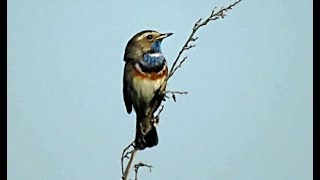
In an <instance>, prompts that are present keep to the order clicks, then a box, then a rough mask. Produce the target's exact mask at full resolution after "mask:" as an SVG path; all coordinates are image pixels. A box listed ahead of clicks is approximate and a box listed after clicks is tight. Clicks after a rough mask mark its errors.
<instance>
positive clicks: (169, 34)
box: [157, 33, 173, 40]
mask: <svg viewBox="0 0 320 180" xmlns="http://www.w3.org/2000/svg"><path fill="white" fill-rule="evenodd" d="M172 34H173V33H164V34H160V36H158V38H157V39H159V40H162V39H164V38H167V37H169V36H171V35H172Z"/></svg>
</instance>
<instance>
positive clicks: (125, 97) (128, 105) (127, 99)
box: [122, 67, 132, 114]
mask: <svg viewBox="0 0 320 180" xmlns="http://www.w3.org/2000/svg"><path fill="white" fill-rule="evenodd" d="M126 75H127V74H126V67H125V69H124V73H123V89H122V92H123V100H124V103H125V105H126V109H127V112H128V114H130V113H131V112H132V100H131V97H130V95H129V92H130V90H129V89H128V88H129V87H128V83H127V81H126Z"/></svg>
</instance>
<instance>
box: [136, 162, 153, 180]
mask: <svg viewBox="0 0 320 180" xmlns="http://www.w3.org/2000/svg"><path fill="white" fill-rule="evenodd" d="M140 167H147V168H149V171H150V172H151V169H152V166H151V165H148V164H145V163H143V162H139V163H138V164H135V165H134V171H135V178H134V179H135V180H138V171H139V168H140Z"/></svg>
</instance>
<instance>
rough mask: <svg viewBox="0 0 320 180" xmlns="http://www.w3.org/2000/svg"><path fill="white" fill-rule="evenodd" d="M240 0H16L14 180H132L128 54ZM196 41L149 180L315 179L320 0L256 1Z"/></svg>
mask: <svg viewBox="0 0 320 180" xmlns="http://www.w3.org/2000/svg"><path fill="white" fill-rule="evenodd" d="M232 2H234V1H231V0H217V1H214V0H211V1H209V0H202V1H189V2H188V1H177V0H162V1H154V0H153V1H152V0H149V1H106V0H90V1H84V0H80V1H79V0H77V1H76V0H9V1H8V45H7V46H8V179H9V180H57V179H59V180H88V179H94V180H106V179H120V177H121V170H120V156H121V152H122V149H123V148H124V147H125V146H126V145H127V144H128V143H129V142H130V141H131V140H132V139H133V137H134V130H135V115H134V114H131V115H128V114H127V113H126V111H125V106H124V103H123V99H122V74H123V66H124V62H123V54H124V48H125V46H126V43H127V41H128V40H129V39H130V38H131V36H133V35H134V34H136V33H137V32H139V31H141V30H145V29H153V30H157V31H160V32H173V33H174V35H173V36H171V37H170V38H168V39H166V40H165V41H164V42H163V43H162V50H163V53H164V55H165V57H166V59H167V60H168V62H169V64H171V63H172V62H173V59H174V58H175V57H176V55H177V52H178V50H179V49H180V48H181V46H182V45H183V43H184V41H185V39H186V37H187V36H188V35H189V33H190V31H191V28H192V26H193V24H194V22H195V21H196V20H198V18H200V17H206V16H208V14H209V13H210V11H211V9H212V8H213V7H214V6H217V7H220V6H222V5H227V4H230V3H232ZM227 15H228V16H227V17H226V18H225V19H223V20H220V21H217V22H213V23H212V24H209V25H208V26H207V27H205V28H204V29H201V30H200V31H199V32H198V34H197V35H198V36H199V40H198V41H197V46H196V47H195V48H194V49H192V50H191V51H189V52H188V53H187V55H188V59H187V61H186V63H185V64H184V65H183V67H182V68H181V69H180V70H179V71H178V72H177V73H176V75H175V76H174V78H172V79H171V81H170V82H169V86H168V88H169V89H171V90H185V91H188V92H189V94H188V95H187V96H181V97H178V101H177V103H174V102H172V101H167V102H166V108H165V110H164V112H163V113H162V117H161V122H160V124H159V128H158V133H159V138H160V142H159V145H158V146H156V147H155V148H152V149H148V150H145V151H143V152H140V153H139V154H138V156H137V158H136V160H137V161H139V160H142V161H143V162H145V163H148V164H152V165H153V166H154V169H153V170H152V172H151V173H150V172H149V171H148V170H147V169H142V170H141V171H140V179H141V180H143V179H152V180H158V179H159V180H160V179H161V180H162V179H183V180H195V179H204V180H207V179H217V180H308V179H309V180H310V179H312V153H313V151H312V146H313V145H312V105H313V101H312V94H313V92H312V86H313V85H312V80H313V78H312V66H313V64H312V58H313V57H312V51H313V49H312V33H313V31H312V1H306V0H268V1H258V0H244V1H243V2H242V3H240V4H239V5H238V6H236V7H235V8H234V9H233V10H232V11H230V12H229V13H228V14H227Z"/></svg>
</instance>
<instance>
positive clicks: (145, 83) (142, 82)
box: [133, 63, 168, 104]
mask: <svg viewBox="0 0 320 180" xmlns="http://www.w3.org/2000/svg"><path fill="white" fill-rule="evenodd" d="M167 75H168V68H167V66H166V65H165V66H164V67H163V68H162V70H161V71H159V72H148V73H147V72H143V71H142V70H141V68H140V67H139V64H138V63H136V64H135V65H134V68H133V77H134V78H133V86H134V90H135V93H134V94H135V95H134V96H135V97H136V98H135V99H136V100H137V104H141V103H143V104H148V103H149V102H150V101H151V100H152V98H153V96H154V94H155V92H156V91H157V90H158V89H159V88H160V86H161V85H162V84H163V83H164V81H165V79H166V78H167Z"/></svg>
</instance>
